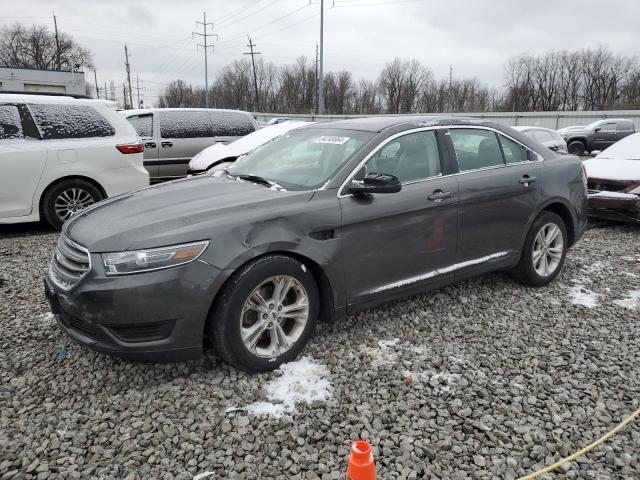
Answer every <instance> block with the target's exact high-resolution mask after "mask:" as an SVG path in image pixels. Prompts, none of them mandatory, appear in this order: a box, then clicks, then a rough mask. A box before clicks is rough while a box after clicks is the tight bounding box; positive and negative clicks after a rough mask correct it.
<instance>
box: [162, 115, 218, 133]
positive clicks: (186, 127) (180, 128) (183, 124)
mask: <svg viewBox="0 0 640 480" xmlns="http://www.w3.org/2000/svg"><path fill="white" fill-rule="evenodd" d="M156 115H158V120H159V121H160V136H161V137H162V138H202V137H213V136H214V134H213V129H212V127H211V120H210V118H209V113H208V112H207V111H205V110H202V111H192V110H191V111H189V110H188V111H169V112H158V113H157V114H156Z"/></svg>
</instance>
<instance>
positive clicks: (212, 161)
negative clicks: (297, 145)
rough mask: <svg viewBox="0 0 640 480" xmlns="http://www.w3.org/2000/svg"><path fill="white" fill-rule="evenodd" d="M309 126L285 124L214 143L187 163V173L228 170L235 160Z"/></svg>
mask: <svg viewBox="0 0 640 480" xmlns="http://www.w3.org/2000/svg"><path fill="white" fill-rule="evenodd" d="M305 125H311V122H285V123H279V124H275V125H269V126H268V127H264V128H261V129H259V130H256V131H255V132H253V133H250V134H249V135H246V136H244V137H242V138H240V139H238V140H236V141H235V142H233V143H229V144H222V143H216V144H215V145H211V146H210V147H207V148H205V149H204V150H202V151H201V152H200V153H198V154H197V155H196V156H195V157H193V158H192V159H191V161H190V162H189V173H190V174H192V175H198V174H200V173H204V172H205V171H207V170H211V171H216V170H223V169H225V168H228V167H229V166H230V165H231V164H232V163H233V162H235V161H236V159H237V158H238V157H240V156H242V155H245V154H247V153H249V152H250V151H252V150H255V149H256V148H258V147H260V146H262V145H264V144H265V143H268V142H270V141H271V140H273V139H274V138H276V137H279V136H280V135H283V134H285V133H287V132H288V131H289V130H293V129H295V128H300V127H303V126H305Z"/></svg>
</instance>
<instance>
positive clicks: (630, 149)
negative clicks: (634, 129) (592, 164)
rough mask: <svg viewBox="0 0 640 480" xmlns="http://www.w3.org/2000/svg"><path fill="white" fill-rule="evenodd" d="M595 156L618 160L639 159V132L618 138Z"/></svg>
mask: <svg viewBox="0 0 640 480" xmlns="http://www.w3.org/2000/svg"><path fill="white" fill-rule="evenodd" d="M596 158H599V159H605V158H606V159H613V158H617V159H620V160H640V133H636V134H634V135H629V136H628V137H625V138H623V139H622V140H619V141H618V142H616V143H614V144H613V145H611V146H610V147H609V148H607V149H606V150H604V151H603V152H602V153H600V154H599V155H598V156H597V157H596Z"/></svg>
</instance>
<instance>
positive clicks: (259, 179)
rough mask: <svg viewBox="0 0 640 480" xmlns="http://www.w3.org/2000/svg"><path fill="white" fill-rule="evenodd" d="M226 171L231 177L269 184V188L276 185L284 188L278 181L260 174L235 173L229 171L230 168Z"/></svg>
mask: <svg viewBox="0 0 640 480" xmlns="http://www.w3.org/2000/svg"><path fill="white" fill-rule="evenodd" d="M224 173H226V174H227V175H229V176H230V177H234V178H239V179H241V180H246V181H248V182H253V183H258V184H260V185H265V186H267V187H269V188H271V187H276V188H280V189H281V188H282V186H280V185H278V184H277V183H276V182H272V181H271V180H267V179H266V178H264V177H261V176H260V175H253V174H251V173H247V174H239V175H235V174H233V173H231V172H229V171H228V170H225V171H224Z"/></svg>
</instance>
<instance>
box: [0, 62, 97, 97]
mask: <svg viewBox="0 0 640 480" xmlns="http://www.w3.org/2000/svg"><path fill="white" fill-rule="evenodd" d="M3 90H4V91H12V92H43V93H67V94H72V95H85V93H86V92H85V83H84V72H63V71H59V70H44V69H37V68H16V67H2V66H0V92H2V91H3Z"/></svg>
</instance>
